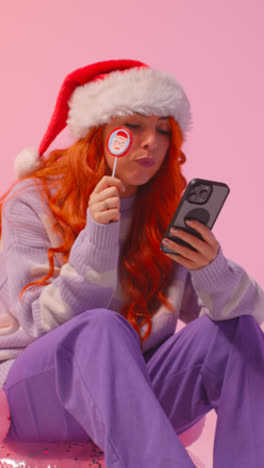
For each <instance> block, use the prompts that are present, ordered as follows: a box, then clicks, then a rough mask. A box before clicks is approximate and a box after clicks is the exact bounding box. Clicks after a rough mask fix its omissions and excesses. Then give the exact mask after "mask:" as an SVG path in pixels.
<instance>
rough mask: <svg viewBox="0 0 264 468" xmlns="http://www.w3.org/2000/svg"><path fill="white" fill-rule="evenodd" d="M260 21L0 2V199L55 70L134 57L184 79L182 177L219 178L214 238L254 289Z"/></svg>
mask: <svg viewBox="0 0 264 468" xmlns="http://www.w3.org/2000/svg"><path fill="white" fill-rule="evenodd" d="M263 24H264V3H263V1H262V0H242V1H241V0H228V1H223V0H216V1H213V0H199V1H197V0H163V1H162V2H157V1H156V2H154V1H150V0H133V1H132V2H122V1H119V0H112V1H108V0H104V1H102V0H97V1H87V0H46V1H45V2H36V1H35V0H23V1H20V0H9V1H8V2H2V5H1V18H0V51H1V75H0V80H1V115H0V120H1V122H0V128H1V172H0V184H1V185H0V186H1V194H2V193H3V192H4V191H5V190H6V189H7V188H8V186H9V184H10V183H11V182H13V181H14V175H13V162H14V158H15V156H16V154H17V153H18V152H19V151H20V150H21V149H22V148H24V147H26V146H30V145H35V146H38V145H39V143H40V140H41V138H42V136H43V134H44V132H45V130H46V128H47V125H48V122H49V119H50V116H51V113H52V110H53V106H54V104H55V100H56V97H57V93H58V91H59V88H60V86H61V83H62V81H63V79H64V77H65V76H66V74H68V73H69V72H70V71H72V70H74V69H75V68H78V67H81V66H84V65H87V64H89V63H92V62H94V61H99V60H107V59H117V58H133V59H138V60H142V61H145V62H146V63H148V64H150V65H152V66H154V67H157V68H160V69H165V70H167V71H169V72H172V73H174V74H175V76H176V77H177V78H178V79H179V81H180V82H181V83H182V84H183V86H184V88H185V90H186V92H187V94H188V96H189V98H190V101H191V104H192V112H193V122H194V123H193V129H192V131H191V132H190V134H189V136H188V141H187V142H186V144H185V147H184V150H185V153H186V156H187V158H188V163H187V164H186V165H185V169H184V173H185V175H186V177H187V179H188V180H190V179H191V178H193V177H201V178H211V179H213V180H216V181H224V182H226V183H227V184H228V185H229V187H230V189H231V192H230V195H229V197H228V199H227V202H226V204H225V206H224V208H223V211H222V212H221V214H220V217H219V218H218V220H217V222H216V225H215V227H214V233H215V235H216V237H217V239H218V240H219V242H220V243H221V245H222V247H223V250H224V253H225V255H226V256H227V257H228V258H231V259H232V260H234V261H235V262H237V263H239V264H241V265H243V267H244V268H245V269H246V270H247V272H248V273H249V275H250V276H252V277H253V278H254V279H256V280H257V281H258V283H259V284H260V285H261V286H262V287H263V286H264V280H263V274H262V271H261V267H262V263H263V247H262V242H263V228H264V221H263V216H262V214H261V209H262V206H263V169H264V163H263V109H264V97H263V96H264V93H263V83H264V66H263V43H264V29H263ZM66 141H68V136H67V134H66V133H64V134H63V135H62V136H61V138H59V139H58V141H57V142H56V143H55V145H53V146H56V145H58V146H59V145H60V146H63V144H65V142H66ZM211 414H213V413H211ZM211 414H210V415H209V417H208V418H207V419H206V424H208V421H209V422H210V418H211ZM212 417H213V416H212ZM210 424H214V421H213V420H212V422H210ZM205 434H206V435H205ZM206 437H207V439H206ZM203 438H204V439H203ZM208 438H209V439H208ZM203 440H205V443H204V445H202V443H203ZM208 440H210V441H212V431H210V430H208V431H204V432H203V434H202V437H201V438H200V440H199V444H200V445H199V444H198V445H199V447H198V448H197V452H196V453H197V454H201V453H202V455H201V458H202V459H203V460H204V463H207V464H206V468H210V467H211V466H212V454H211V452H212V448H211V445H210V444H209V446H208V448H207V449H205V447H206V445H207V441H208ZM210 443H211V442H210ZM201 447H202V448H201ZM193 448H194V449H195V450H196V445H195V444H194V445H193Z"/></svg>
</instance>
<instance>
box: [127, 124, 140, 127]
mask: <svg viewBox="0 0 264 468" xmlns="http://www.w3.org/2000/svg"><path fill="white" fill-rule="evenodd" d="M126 127H129V128H138V127H139V125H136V124H130V123H126Z"/></svg>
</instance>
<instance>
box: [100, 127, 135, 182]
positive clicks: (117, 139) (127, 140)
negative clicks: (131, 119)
mask: <svg viewBox="0 0 264 468" xmlns="http://www.w3.org/2000/svg"><path fill="white" fill-rule="evenodd" d="M131 145H132V133H131V132H130V131H129V130H127V129H126V128H122V127H119V128H115V129H114V130H113V131H112V132H111V133H110V135H109V136H108V138H107V142H106V146H107V149H108V151H109V153H110V154H112V156H115V163H114V167H113V173H112V176H114V175H115V170H116V163H117V158H121V157H122V156H125V154H127V153H128V151H129V150H130V147H131Z"/></svg>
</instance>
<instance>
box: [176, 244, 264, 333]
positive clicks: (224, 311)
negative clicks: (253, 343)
mask: <svg viewBox="0 0 264 468" xmlns="http://www.w3.org/2000/svg"><path fill="white" fill-rule="evenodd" d="M190 281H191V284H192V286H193V288H192V291H191V288H190V286H191V285H190ZM188 284H189V294H188V301H187V299H185V302H186V301H187V302H186V304H187V303H188V302H189V303H193V304H195V303H196V306H195V305H193V312H194V314H197V313H198V314H199V316H202V315H205V314H206V315H208V316H209V317H210V318H211V319H212V320H216V321H217V320H228V319H232V318H235V317H239V316H241V315H252V316H253V317H255V319H256V321H257V322H258V323H259V324H261V323H262V322H263V320H264V293H263V290H262V289H261V288H260V286H259V285H258V283H257V282H256V281H255V280H254V279H252V278H251V277H250V276H249V275H248V274H247V273H246V271H245V270H244V269H243V268H242V267H241V266H239V265H238V264H236V263H235V262H233V261H231V260H229V259H227V258H225V256H224V255H223V251H222V248H221V247H220V248H219V251H218V255H217V257H216V258H215V259H214V260H213V261H212V262H211V263H210V264H209V265H207V266H206V267H203V268H201V269H199V270H191V271H190V272H189V282H188V283H187V286H188ZM195 297H196V300H195ZM199 309H200V310H199ZM183 314H184V311H183ZM185 315H188V311H185Z"/></svg>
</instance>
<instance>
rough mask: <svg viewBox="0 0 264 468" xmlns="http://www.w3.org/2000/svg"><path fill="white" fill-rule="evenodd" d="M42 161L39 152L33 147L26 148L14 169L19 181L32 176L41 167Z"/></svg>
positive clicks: (17, 159)
mask: <svg viewBox="0 0 264 468" xmlns="http://www.w3.org/2000/svg"><path fill="white" fill-rule="evenodd" d="M40 164H41V161H40V157H39V154H38V150H37V149H36V148H34V147H33V146H30V147H28V148H25V149H24V150H22V151H21V152H20V153H19V154H18V155H17V157H16V159H15V163H14V168H15V175H16V177H17V178H18V179H20V178H21V177H26V176H28V175H30V174H32V173H33V172H34V171H35V170H36V169H38V168H39V167H40Z"/></svg>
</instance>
